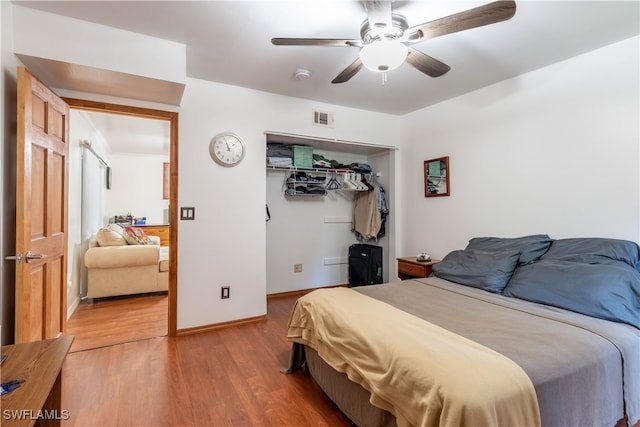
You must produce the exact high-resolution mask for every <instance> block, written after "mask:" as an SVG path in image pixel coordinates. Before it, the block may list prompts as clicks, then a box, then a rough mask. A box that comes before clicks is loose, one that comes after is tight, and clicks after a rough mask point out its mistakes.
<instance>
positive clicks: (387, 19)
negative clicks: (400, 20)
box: [362, 0, 392, 29]
mask: <svg viewBox="0 0 640 427" xmlns="http://www.w3.org/2000/svg"><path fill="white" fill-rule="evenodd" d="M362 5H363V6H364V9H365V10H366V12H367V19H368V20H369V27H370V28H372V29H373V28H380V29H384V28H391V24H392V20H391V0H362Z"/></svg>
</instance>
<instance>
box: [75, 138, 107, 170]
mask: <svg viewBox="0 0 640 427" xmlns="http://www.w3.org/2000/svg"><path fill="white" fill-rule="evenodd" d="M80 144H81V145H82V148H86V149H87V150H89V151H91V153H93V155H94V156H96V157H97V158H98V160H100V163H102V164H103V165H104V166H106V167H110V166H109V163H107V162H105V161H104V159H103V158H102V157H100V154H98V153H96V150H94V149H93V147H92V146H91V141H89V140H88V139H83V140H81V141H80Z"/></svg>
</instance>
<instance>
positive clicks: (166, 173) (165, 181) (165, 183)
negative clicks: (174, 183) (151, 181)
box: [162, 162, 171, 200]
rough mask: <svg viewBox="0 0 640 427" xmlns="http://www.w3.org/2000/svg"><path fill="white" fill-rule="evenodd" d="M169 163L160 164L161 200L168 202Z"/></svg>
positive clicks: (169, 183) (169, 185) (169, 184)
mask: <svg viewBox="0 0 640 427" xmlns="http://www.w3.org/2000/svg"><path fill="white" fill-rule="evenodd" d="M170 165H171V163H169V162H164V163H162V200H169V197H170V189H171V169H170V167H171V166H170Z"/></svg>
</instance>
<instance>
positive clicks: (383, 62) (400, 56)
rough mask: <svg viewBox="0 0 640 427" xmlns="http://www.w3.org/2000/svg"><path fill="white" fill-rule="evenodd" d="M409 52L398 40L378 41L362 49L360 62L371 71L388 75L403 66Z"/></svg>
mask: <svg viewBox="0 0 640 427" xmlns="http://www.w3.org/2000/svg"><path fill="white" fill-rule="evenodd" d="M408 52H409V49H408V48H407V46H405V45H404V44H403V43H401V42H400V41H398V40H376V41H373V42H371V43H369V44H368V45H365V46H364V47H363V48H362V49H360V60H361V61H362V65H364V66H365V67H367V68H368V69H369V70H371V71H376V72H378V73H386V72H387V71H391V70H394V69H396V68H398V67H399V66H400V65H402V63H403V62H404V60H405V59H406V58H407V54H408Z"/></svg>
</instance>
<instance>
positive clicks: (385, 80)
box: [382, 71, 387, 84]
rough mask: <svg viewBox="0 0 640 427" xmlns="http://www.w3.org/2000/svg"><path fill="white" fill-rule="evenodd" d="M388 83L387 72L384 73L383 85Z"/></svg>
mask: <svg viewBox="0 0 640 427" xmlns="http://www.w3.org/2000/svg"><path fill="white" fill-rule="evenodd" d="M386 82H387V72H386V71H383V72H382V84H385V83H386Z"/></svg>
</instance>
